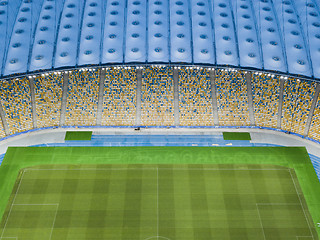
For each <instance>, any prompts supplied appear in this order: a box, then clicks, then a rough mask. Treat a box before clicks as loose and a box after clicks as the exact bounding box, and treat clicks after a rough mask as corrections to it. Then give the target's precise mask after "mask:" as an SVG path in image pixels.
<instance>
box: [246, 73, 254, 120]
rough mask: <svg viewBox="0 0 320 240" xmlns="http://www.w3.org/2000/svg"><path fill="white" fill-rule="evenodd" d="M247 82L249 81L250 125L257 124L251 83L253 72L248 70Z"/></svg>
mask: <svg viewBox="0 0 320 240" xmlns="http://www.w3.org/2000/svg"><path fill="white" fill-rule="evenodd" d="M245 78H246V83H247V96H248V108H249V118H250V125H251V126H254V125H255V120H254V109H253V99H252V85H251V80H252V79H251V78H252V74H251V72H246V74H245Z"/></svg>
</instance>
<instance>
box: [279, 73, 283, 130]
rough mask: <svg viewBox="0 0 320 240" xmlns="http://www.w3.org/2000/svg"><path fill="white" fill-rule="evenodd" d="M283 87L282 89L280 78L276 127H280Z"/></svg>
mask: <svg viewBox="0 0 320 240" xmlns="http://www.w3.org/2000/svg"><path fill="white" fill-rule="evenodd" d="M283 89H284V79H280V93H279V106H278V122H277V128H278V129H281V117H282V105H283Z"/></svg>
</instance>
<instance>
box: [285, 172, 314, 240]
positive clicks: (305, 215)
mask: <svg viewBox="0 0 320 240" xmlns="http://www.w3.org/2000/svg"><path fill="white" fill-rule="evenodd" d="M289 172H290V176H291V179H292V182H293V185H294V188H295V189H296V192H297V195H298V198H299V201H300V205H301V208H302V210H303V214H304V217H305V219H306V221H307V224H308V227H309V231H310V233H311V236H312V239H314V237H313V234H312V231H311V227H310V224H309V221H308V218H307V214H306V212H305V210H304V207H303V205H302V201H301V199H300V195H299V193H298V189H297V186H296V182H295V181H294V179H293V176H292V173H291V170H289Z"/></svg>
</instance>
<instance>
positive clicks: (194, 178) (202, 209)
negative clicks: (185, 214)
mask: <svg viewBox="0 0 320 240" xmlns="http://www.w3.org/2000/svg"><path fill="white" fill-rule="evenodd" d="M192 167H193V166H189V170H188V175H189V177H188V178H189V182H188V183H189V189H190V194H191V209H192V219H193V229H194V230H193V231H194V239H211V238H214V235H213V234H212V232H211V226H210V218H209V214H208V211H209V210H208V201H207V193H208V192H207V190H206V186H205V180H204V176H203V174H204V172H203V170H193V168H192ZM196 167H199V169H201V168H203V166H202V165H200V166H196ZM186 184H187V183H186Z"/></svg>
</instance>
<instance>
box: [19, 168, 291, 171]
mask: <svg viewBox="0 0 320 240" xmlns="http://www.w3.org/2000/svg"><path fill="white" fill-rule="evenodd" d="M157 169H160V170H174V171H178V170H182V171H189V170H195V171H200V170H205V171H220V170H222V171H231V170H232V171H289V170H288V169H285V168H273V169H258V168H257V169H234V168H221V169H219V168H192V169H188V168H99V169H96V168H82V169H81V168H79V169H63V168H61V169H59V168H56V169H53V168H51V169H50V168H48V169H46V168H39V169H32V168H30V169H25V171H81V170H83V171H107V170H110V171H112V170H114V171H119V170H157Z"/></svg>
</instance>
